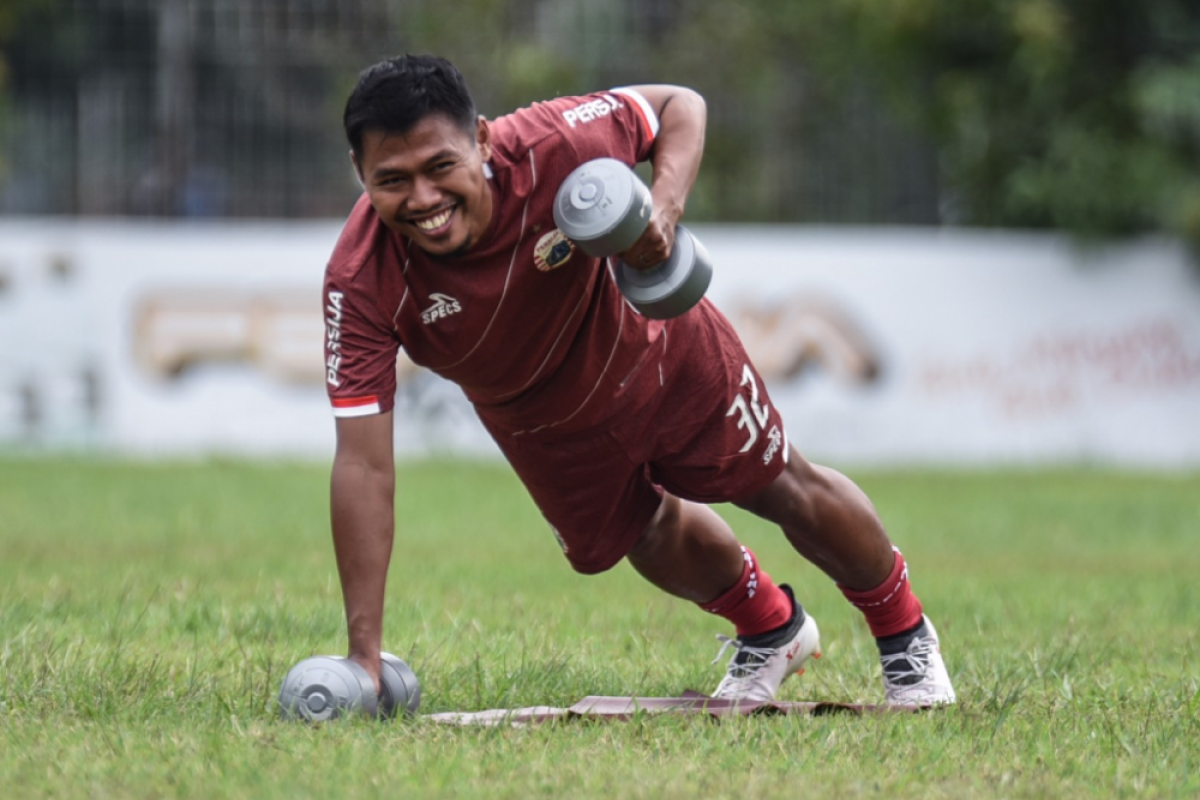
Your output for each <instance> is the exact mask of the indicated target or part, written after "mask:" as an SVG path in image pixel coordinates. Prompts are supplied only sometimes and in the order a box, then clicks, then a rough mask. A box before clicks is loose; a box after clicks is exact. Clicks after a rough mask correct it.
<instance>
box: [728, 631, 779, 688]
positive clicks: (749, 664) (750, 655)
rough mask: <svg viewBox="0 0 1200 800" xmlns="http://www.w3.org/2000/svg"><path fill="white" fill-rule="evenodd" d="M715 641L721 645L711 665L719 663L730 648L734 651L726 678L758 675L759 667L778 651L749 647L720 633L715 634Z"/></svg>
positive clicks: (775, 649)
mask: <svg viewBox="0 0 1200 800" xmlns="http://www.w3.org/2000/svg"><path fill="white" fill-rule="evenodd" d="M717 641H719V642H722V644H721V649H720V650H719V651H717V657H716V658H714V659H713V660H712V663H713V664H716V663H717V662H718V661H720V660H721V657H722V656H724V655H725V651H726V650H728V649H729V648H730V647H732V648H733V649H734V654H733V658H731V659H729V669H728V671H727V674H726V677H727V678H735V679H744V678H753V677H754V676H755V675H757V674H758V669H759V667H761V666H762V665H763V664H766V663H767V660H768V659H769V658H770V657H771V656H773V655H775V653H776V651H777V650H778V649H779V648H777V647H751V646H749V645H746V644H743V643H742V642H741V641H739V640H737V639H730V638H729V637H728V636H725V635H724V634H720V633H718V634H717Z"/></svg>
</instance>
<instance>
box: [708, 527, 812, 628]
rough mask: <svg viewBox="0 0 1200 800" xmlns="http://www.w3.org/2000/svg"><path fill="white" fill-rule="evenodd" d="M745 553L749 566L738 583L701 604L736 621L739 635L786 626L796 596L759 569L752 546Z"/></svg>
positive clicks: (734, 623)
mask: <svg viewBox="0 0 1200 800" xmlns="http://www.w3.org/2000/svg"><path fill="white" fill-rule="evenodd" d="M742 556H743V557H744V559H745V566H744V568H743V569H742V577H741V578H739V579H738V582H737V583H735V584H734V585H733V587H732V588H731V589H729V591H727V592H725V593H724V594H722V595H721V596H720V597H718V598H717V599H716V600H713V601H711V602H708V603H700V604H699V605H700V607H701V608H703V609H704V610H705V611H707V612H709V613H710V614H717V615H718V616H722V617H724V618H725V619H727V620H729V621H730V622H732V623H733V626H734V629H735V630H736V631H737V635H738V636H755V635H756V634H760V633H766V632H767V631H772V630H775V629H776V628H781V627H783V626H784V625H786V624H787V622H788V620H790V619H791V618H792V612H793V610H794V606H793V604H792V598H790V597H788V596H787V594H786V593H784V591H783V590H782V589H780V588H779V587H778V586H776V585H775V584H774V582H772V581H771V576H770V575H768V574H767V573H765V572H763V571H762V570H761V569H759V568H758V561H757V560H756V559H755V558H754V554H753V553H751V552H750V550H749V549H748V548H746V547H743V548H742Z"/></svg>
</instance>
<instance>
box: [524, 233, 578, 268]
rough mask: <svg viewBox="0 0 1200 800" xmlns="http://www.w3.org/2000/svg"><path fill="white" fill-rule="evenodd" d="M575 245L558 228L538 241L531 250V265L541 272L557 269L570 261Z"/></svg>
mask: <svg viewBox="0 0 1200 800" xmlns="http://www.w3.org/2000/svg"><path fill="white" fill-rule="evenodd" d="M574 252H575V243H574V242H572V241H571V240H570V239H568V238H567V236H566V234H564V233H563V232H562V231H560V230H559V229H558V228H555V229H554V230H552V231H550V232H549V233H547V234H545V235H544V236H542V238H540V239H538V243H537V244H536V245H534V248H533V263H534V266H536V267H537V268H538V269H539V270H541V271H542V272H549V271H550V270H552V269H558V268H559V267H561V266H562V265H563V264H565V263H567V261H569V260H570V259H571V254H572V253H574Z"/></svg>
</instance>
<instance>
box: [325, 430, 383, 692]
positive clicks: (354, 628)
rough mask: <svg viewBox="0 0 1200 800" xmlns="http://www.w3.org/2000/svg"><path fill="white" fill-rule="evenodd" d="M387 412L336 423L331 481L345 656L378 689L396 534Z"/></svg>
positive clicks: (330, 508)
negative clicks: (343, 609) (346, 639)
mask: <svg viewBox="0 0 1200 800" xmlns="http://www.w3.org/2000/svg"><path fill="white" fill-rule="evenodd" d="M392 416H393V413H392V412H391V411H388V412H386V413H383V414H372V415H369V416H362V417H348V418H340V419H338V420H337V423H336V424H337V450H336V452H335V455H334V458H333V472H332V476H331V479H330V502H329V510H330V516H331V518H332V524H333V547H334V552H335V554H336V556H337V566H338V575H339V576H340V577H341V584H342V600H343V602H344V604H345V607H346V625H347V631H348V634H349V642H350V648H349V656H350V658H352V659H354V660H355V661H357V662H358V663H359V664H361V665H362V666H363V667H364V668H366V670H367V672H368V673H370V675H371V677H372V678H373V679H374V680H375V685H376V688H378V687H379V670H380V662H379V652H380V650H381V648H382V636H383V599H384V589H385V587H386V585H387V572H388V565H389V562H390V560H391V556H392V541H393V539H394V536H395V511H394V503H395V495H396V465H395V454H394V450H393V442H392Z"/></svg>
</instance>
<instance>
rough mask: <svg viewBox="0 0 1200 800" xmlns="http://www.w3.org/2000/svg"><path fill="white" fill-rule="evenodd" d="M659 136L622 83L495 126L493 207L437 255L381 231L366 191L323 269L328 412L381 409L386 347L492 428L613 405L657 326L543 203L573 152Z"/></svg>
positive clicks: (600, 412) (392, 372)
mask: <svg viewBox="0 0 1200 800" xmlns="http://www.w3.org/2000/svg"><path fill="white" fill-rule="evenodd" d="M657 132H658V119H657V117H656V116H655V113H654V111H653V109H652V108H651V107H650V105H649V103H648V102H647V101H646V100H645V98H644V97H642V96H641V95H640V94H638V93H637V92H636V91H634V90H631V89H614V90H612V91H609V92H604V93H598V94H593V95H587V96H583V97H568V98H558V99H556V100H551V101H548V102H544V103H538V104H535V105H533V106H531V107H528V108H523V109H520V110H518V111H516V112H514V113H512V114H509V115H506V116H503V117H500V118H498V119H496V120H494V121H493V122H492V123H491V142H492V158H491V161H490V162H489V163H488V165H487V170H488V184H489V186H490V187H491V190H492V193H493V217H492V220H491V222H490V223H489V225H488V228H487V230H486V232H485V233H484V235H483V237H482V238H481V239H480V241H479V242H477V243H476V245H475V246H474V247H473V248H472V249H471V250H470V251H469V252H468V253H466V254H465V255H463V256H461V257H457V258H454V259H433V258H430V257H428V256H427V255H426V254H425V253H424V252H423V251H422V250H421V249H420V248H418V247H416V246H415V245H413V243H412V242H411V241H410V240H408V239H407V238H405V237H403V236H401V235H399V234H397V233H395V232H393V231H391V230H389V229H388V228H387V227H386V226H385V225H384V224H383V223H382V222H381V221H380V220H379V218H378V217H377V215H376V214H375V212H374V210H373V209H372V207H371V204H370V202H369V201H368V199H367V197H366V195H363V197H362V198H360V199H359V201H358V203H357V204H356V205H355V207H354V209H353V211H352V212H351V214H350V217H349V219H348V220H347V222H346V224H345V226H344V228H343V231H342V234H341V237H340V239H339V241H338V243H337V246H336V248H335V249H334V253H333V256H332V258H331V260H330V262H329V265H328V267H327V269H326V275H325V287H324V300H325V317H326V320H325V321H326V337H325V350H326V352H325V357H326V384H327V389H328V392H329V397H330V400H331V402H332V405H333V411H334V414H335V415H337V416H342V417H345V416H362V415H368V414H376V413H381V412H386V411H389V410H391V409H392V408H393V406H394V398H395V393H396V359H397V356H398V352H399V348H401V347H403V348H404V349H405V352H406V353H407V355H408V357H409V358H410V359H412V361H413V362H414V363H416V364H418V365H420V366H423V367H426V368H428V369H430V370H432V371H433V372H435V373H437V374H438V375H441V376H443V377H445V378H447V379H449V380H451V381H453V382H455V383H457V384H458V385H459V386H461V387H462V389H463V391H464V392H465V393H466V395H467V397H468V399H469V400H470V401H471V402H472V403H473V404H474V406H475V408H476V410H477V412H478V413H479V414H480V416H481V417H483V418H484V421H485V422H486V423H488V425H489V428H491V429H492V430H493V431H497V430H500V431H505V432H508V433H512V434H519V433H532V432H537V431H542V430H550V429H556V430H558V431H564V432H565V431H569V430H582V429H584V428H586V427H588V426H591V425H595V424H598V423H599V422H602V421H603V420H604V419H606V418H607V417H608V416H609V415H610V414H612V413H614V409H615V408H616V407H618V406H620V405H621V404H620V403H619V402H615V401H616V400H618V399H619V395H620V394H621V392H622V388H623V385H624V380H625V379H626V378H628V376H629V375H631V374H632V373H633V372H634V371H636V370H637V368H638V365H639V359H640V357H642V356H643V355H644V354H645V353H646V352H647V350H648V348H649V346H650V345H651V344H652V343H653V342H654V341H656V340H657V338H658V337H659V336H660V335H662V324H661V323H658V322H654V321H651V320H648V319H646V318H644V317H642V316H640V315H639V314H638V313H637V312H636V311H634V310H633V308H632V307H631V306H630V305H629V304H628V303H627V302H625V300H624V299H623V297H622V296H621V295H620V293H619V291H618V290H617V288H616V285H615V281H614V280H613V277H612V273H611V266H610V265H609V264H608V263H607V262H606V261H603V260H600V259H595V258H591V257H589V256H588V255H586V254H585V253H583V251H581V250H579V249H578V248H577V247H576V246H575V245H574V244H573V243H572V242H570V241H569V240H567V239H566V238H565V237H564V236H563V234H562V233H561V232H560V231H558V229H557V227H556V226H555V223H554V216H553V203H554V199H555V195H556V193H557V191H558V187H559V186H560V185H561V183H562V181H563V180H564V179H565V178H566V177H567V176H568V175H569V174H570V173H571V171H572V170H574V169H575V168H576V167H578V166H579V165H580V164H582V163H584V162H586V161H589V160H591V159H594V158H600V157H609V158H615V159H618V160H620V161H623V162H625V163H626V164H629V165H633V164H634V163H636V162H639V161H644V160H646V159H647V158H648V157H649V155H650V151H651V148H652V147H653V144H654V140H655V136H656V135H657Z"/></svg>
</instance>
